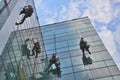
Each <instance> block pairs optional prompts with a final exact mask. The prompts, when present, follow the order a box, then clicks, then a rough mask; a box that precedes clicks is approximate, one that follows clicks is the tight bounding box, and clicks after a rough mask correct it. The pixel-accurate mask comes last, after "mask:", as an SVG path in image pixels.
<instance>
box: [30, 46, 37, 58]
mask: <svg viewBox="0 0 120 80" xmlns="http://www.w3.org/2000/svg"><path fill="white" fill-rule="evenodd" d="M35 53H36V55H35ZM38 53H39V52H38V50H37V49H36V48H35V46H34V47H33V49H32V55H35V57H36V58H37V56H38Z"/></svg>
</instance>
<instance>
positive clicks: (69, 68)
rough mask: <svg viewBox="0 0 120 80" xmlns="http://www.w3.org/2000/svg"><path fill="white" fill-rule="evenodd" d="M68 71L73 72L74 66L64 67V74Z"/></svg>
mask: <svg viewBox="0 0 120 80" xmlns="http://www.w3.org/2000/svg"><path fill="white" fill-rule="evenodd" d="M68 73H73V70H72V67H68V68H63V69H62V74H68Z"/></svg>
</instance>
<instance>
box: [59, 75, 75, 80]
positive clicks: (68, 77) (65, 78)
mask: <svg viewBox="0 0 120 80" xmlns="http://www.w3.org/2000/svg"><path fill="white" fill-rule="evenodd" d="M61 80H74V74H68V75H62V77H61Z"/></svg>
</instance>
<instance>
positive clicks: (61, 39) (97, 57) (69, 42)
mask: <svg viewBox="0 0 120 80" xmlns="http://www.w3.org/2000/svg"><path fill="white" fill-rule="evenodd" d="M40 28H41V32H42V35H43V41H44V46H45V49H46V53H47V56H48V57H50V56H51V54H53V53H56V54H57V55H58V56H59V58H60V62H61V71H62V72H61V75H62V76H61V78H56V79H55V80H119V79H120V71H119V70H118V68H117V66H116V64H115V63H114V61H113V59H112V57H111V56H110V54H109V53H108V51H107V50H106V48H105V46H104V44H103V42H102V41H101V39H100V38H99V36H98V34H97V32H96V31H95V29H94V27H93V26H92V24H91V22H90V20H89V18H88V17H84V18H80V19H74V20H70V21H64V22H60V23H54V24H50V25H45V26H41V27H40ZM81 37H84V39H85V40H86V41H87V42H88V44H90V51H91V52H92V54H91V55H90V54H88V53H87V52H85V53H86V56H89V57H91V58H92V60H93V63H92V64H91V65H83V62H82V51H81V50H80V46H79V43H80V38H81Z"/></svg>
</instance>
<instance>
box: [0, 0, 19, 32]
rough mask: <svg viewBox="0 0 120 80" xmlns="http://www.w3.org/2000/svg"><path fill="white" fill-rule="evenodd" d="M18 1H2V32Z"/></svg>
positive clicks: (0, 3)
mask: <svg viewBox="0 0 120 80" xmlns="http://www.w3.org/2000/svg"><path fill="white" fill-rule="evenodd" d="M17 1H18V0H0V30H1V28H2V26H3V25H4V23H5V21H6V20H7V18H8V16H9V15H10V12H11V11H12V9H13V8H14V6H15V5H16V3H17Z"/></svg>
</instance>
